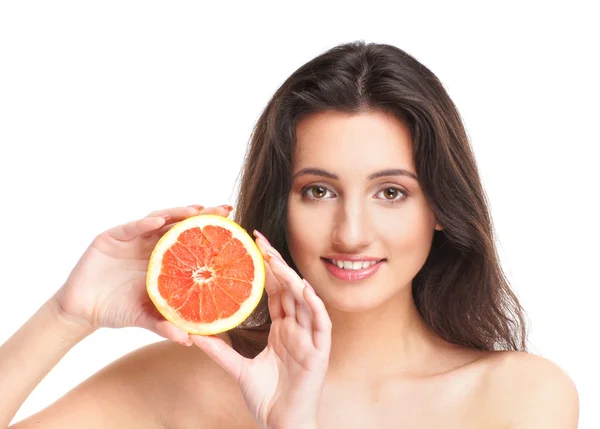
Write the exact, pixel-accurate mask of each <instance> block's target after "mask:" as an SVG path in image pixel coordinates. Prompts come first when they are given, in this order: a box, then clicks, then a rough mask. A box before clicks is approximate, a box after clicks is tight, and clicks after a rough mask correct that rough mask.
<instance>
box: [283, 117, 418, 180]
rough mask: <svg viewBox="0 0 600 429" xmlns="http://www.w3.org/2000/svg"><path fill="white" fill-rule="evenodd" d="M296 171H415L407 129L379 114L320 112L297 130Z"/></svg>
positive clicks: (304, 121) (393, 119)
mask: <svg viewBox="0 0 600 429" xmlns="http://www.w3.org/2000/svg"><path fill="white" fill-rule="evenodd" d="M293 161H294V169H298V168H302V167H306V166H308V165H311V166H317V167H329V168H331V169H333V170H335V169H339V170H343V169H344V168H345V167H351V168H353V169H360V170H363V169H364V170H377V169H381V168H386V167H390V168H392V167H393V168H406V169H410V170H412V171H414V166H413V159H412V138H411V135H410V130H409V129H408V127H407V126H406V125H405V124H404V123H403V122H401V121H400V120H398V119H397V118H395V117H394V116H392V115H388V114H385V113H383V112H380V111H375V112H365V113H359V114H352V115H351V114H348V113H343V112H335V111H328V112H320V113H317V114H313V115H310V116H308V117H306V118H304V119H303V120H301V121H300V122H299V123H298V125H297V128H296V147H295V151H294V160H293Z"/></svg>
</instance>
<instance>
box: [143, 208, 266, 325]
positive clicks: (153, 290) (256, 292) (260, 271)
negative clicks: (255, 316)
mask: <svg viewBox="0 0 600 429" xmlns="http://www.w3.org/2000/svg"><path fill="white" fill-rule="evenodd" d="M207 225H214V226H220V227H223V228H225V229H228V230H229V231H230V232H231V233H232V236H233V238H237V239H238V240H240V242H241V243H242V244H243V245H244V247H245V249H246V250H247V252H248V254H249V255H250V257H251V258H252V262H253V264H254V280H253V282H252V289H251V292H250V296H249V297H248V298H247V299H246V300H245V301H244V302H243V303H242V305H241V306H240V308H239V309H238V310H237V311H236V312H235V313H233V314H232V315H231V316H229V317H227V318H224V319H218V320H215V321H214V322H211V323H195V322H190V321H188V320H185V319H183V318H182V317H181V316H180V315H179V314H178V313H177V312H176V311H175V309H173V308H172V307H171V306H170V305H169V304H168V303H167V301H166V300H165V299H164V298H163V297H162V296H161V294H160V293H159V291H158V277H159V275H160V274H161V267H162V259H163V255H164V254H165V253H166V251H167V250H169V248H170V247H171V246H172V245H173V244H175V242H177V238H178V237H179V235H181V233H183V232H184V231H186V230H188V229H190V228H195V227H200V228H203V227H204V226H207ZM264 285H265V263H264V259H263V256H262V254H261V253H260V249H259V248H258V246H257V245H256V243H255V242H254V240H253V239H252V237H250V235H249V234H248V233H247V232H246V230H245V229H243V228H242V227H241V226H240V225H238V224H237V223H236V222H234V221H232V220H231V219H228V218H226V217H224V216H219V215H212V214H201V215H197V216H193V217H190V218H187V219H185V220H183V221H181V222H179V223H177V224H175V226H173V227H172V228H171V229H170V230H169V231H167V232H166V233H165V234H164V235H163V236H162V237H161V238H160V240H159V241H158V243H156V246H155V247H154V250H153V251H152V255H151V256H150V262H149V264H148V272H147V275H146V290H147V292H148V296H149V297H150V299H151V300H152V302H153V303H154V305H155V306H156V308H157V309H158V311H159V312H160V313H161V314H162V315H163V316H164V317H165V319H167V320H168V321H170V322H171V323H173V324H174V325H175V326H177V327H179V328H181V329H183V330H184V331H186V332H188V333H189V334H194V335H214V334H218V333H221V332H225V331H228V330H230V329H233V328H235V327H236V326H238V325H239V324H240V323H242V322H243V321H244V320H246V319H247V318H248V316H250V314H251V313H252V312H253V311H254V309H255V308H256V306H257V305H258V303H259V302H260V299H261V297H262V295H263V290H264Z"/></svg>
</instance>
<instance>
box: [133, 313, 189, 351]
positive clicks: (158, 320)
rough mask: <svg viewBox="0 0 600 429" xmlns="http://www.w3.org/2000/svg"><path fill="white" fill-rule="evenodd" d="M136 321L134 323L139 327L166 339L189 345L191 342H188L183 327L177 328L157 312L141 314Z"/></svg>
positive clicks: (187, 335) (187, 336)
mask: <svg viewBox="0 0 600 429" xmlns="http://www.w3.org/2000/svg"><path fill="white" fill-rule="evenodd" d="M136 322H137V323H136V325H137V326H139V327H140V328H144V329H147V330H149V331H152V332H154V333H155V334H157V335H160V336H161V337H163V338H166V339H167V340H171V341H175V342H177V343H181V344H185V343H188V345H191V343H189V340H190V338H189V334H188V333H187V332H185V331H184V330H183V329H179V328H178V327H177V326H175V325H173V324H172V323H171V322H169V321H168V320H166V319H165V318H164V317H163V316H162V315H159V314H158V313H157V314H153V313H149V314H148V313H146V314H142V315H141V316H140V317H139V318H138V320H137V321H136Z"/></svg>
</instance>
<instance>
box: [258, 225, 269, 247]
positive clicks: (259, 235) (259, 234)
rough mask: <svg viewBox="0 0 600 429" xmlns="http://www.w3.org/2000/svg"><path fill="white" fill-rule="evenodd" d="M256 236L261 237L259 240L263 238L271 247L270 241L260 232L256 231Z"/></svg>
mask: <svg viewBox="0 0 600 429" xmlns="http://www.w3.org/2000/svg"><path fill="white" fill-rule="evenodd" d="M254 235H255V236H256V237H259V238H262V239H263V240H265V241H266V242H267V244H268V245H269V246H270V245H271V243H269V240H267V237H265V236H264V235H262V234H261V233H260V232H258V230H256V229H255V230H254Z"/></svg>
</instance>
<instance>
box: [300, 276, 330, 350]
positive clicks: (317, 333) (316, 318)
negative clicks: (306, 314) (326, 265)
mask: <svg viewBox="0 0 600 429" xmlns="http://www.w3.org/2000/svg"><path fill="white" fill-rule="evenodd" d="M304 282H305V283H306V285H307V286H306V287H305V288H304V290H303V295H304V298H305V301H306V304H307V305H308V308H309V309H310V311H311V313H312V316H313V317H312V322H313V342H314V345H315V347H316V348H317V350H319V351H322V352H326V353H329V350H330V348H331V319H330V318H329V314H328V313H327V310H326V309H325V304H323V301H321V298H319V297H318V296H317V294H316V293H315V290H314V289H313V287H312V286H310V284H309V283H308V281H306V279H305V280H304Z"/></svg>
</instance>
